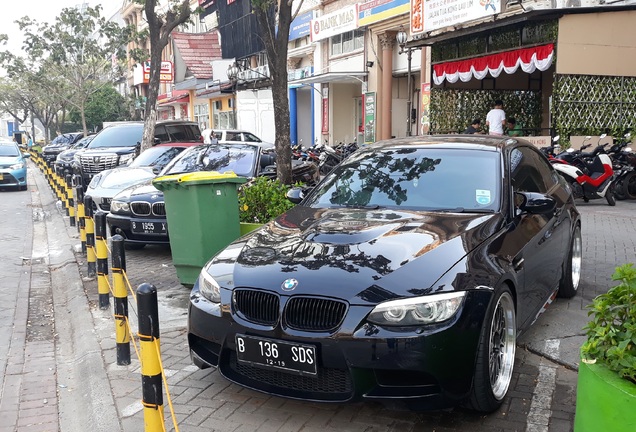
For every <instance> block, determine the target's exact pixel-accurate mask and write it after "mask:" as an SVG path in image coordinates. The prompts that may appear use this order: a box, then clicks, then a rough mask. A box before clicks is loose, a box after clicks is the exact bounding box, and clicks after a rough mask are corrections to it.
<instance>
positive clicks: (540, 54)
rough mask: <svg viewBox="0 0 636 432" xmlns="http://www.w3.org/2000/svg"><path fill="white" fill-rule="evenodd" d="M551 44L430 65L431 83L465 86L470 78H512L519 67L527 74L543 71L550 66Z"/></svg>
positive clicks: (552, 50) (552, 45) (552, 47)
mask: <svg viewBox="0 0 636 432" xmlns="http://www.w3.org/2000/svg"><path fill="white" fill-rule="evenodd" d="M553 57H554V44H547V45H541V46H536V47H532V48H521V49H517V50H514V51H506V52H503V53H499V54H491V55H487V56H483V57H475V58H472V59H468V60H460V61H453V62H446V63H439V64H436V65H433V82H434V83H435V84H437V85H440V84H441V83H443V82H444V80H447V81H448V82H449V83H454V82H457V80H461V81H462V82H468V81H470V80H471V79H473V78H477V79H479V80H481V79H484V78H485V77H486V75H487V74H490V75H491V76H492V77H494V78H497V77H498V76H499V75H500V74H501V72H502V71H503V72H506V73H507V74H513V73H515V72H516V71H517V69H518V68H519V67H521V70H522V71H524V72H526V73H532V72H534V71H535V70H537V69H539V70H540V71H544V70H546V69H548V68H549V67H550V65H551V64H552V58H553Z"/></svg>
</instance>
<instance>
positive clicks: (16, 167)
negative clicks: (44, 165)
mask: <svg viewBox="0 0 636 432" xmlns="http://www.w3.org/2000/svg"><path fill="white" fill-rule="evenodd" d="M9 168H11V169H12V170H18V169H22V168H24V162H19V163H17V164H13V165H11V166H10V167H9Z"/></svg>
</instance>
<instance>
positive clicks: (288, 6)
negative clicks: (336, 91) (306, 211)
mask: <svg viewBox="0 0 636 432" xmlns="http://www.w3.org/2000/svg"><path fill="white" fill-rule="evenodd" d="M251 1H252V5H253V6H254V14H255V15H256V20H257V21H258V24H259V27H260V31H261V38H262V39H263V43H264V44H265V52H266V54H267V62H268V63H269V73H270V76H271V80H272V100H273V103H274V125H275V127H276V139H275V148H276V174H277V177H278V179H279V180H280V181H281V182H282V183H284V184H291V182H292V168H291V138H290V136H289V128H290V120H289V99H288V95H287V92H288V88H287V48H288V44H289V27H290V25H291V22H292V20H293V17H295V16H296V15H297V13H298V10H296V13H294V14H293V15H292V3H293V0H280V1H277V0H251ZM300 6H302V1H301V2H300V3H299V6H298V8H299V9H300ZM275 11H278V14H276V13H275ZM276 15H277V16H278V22H276ZM276 24H278V29H277V28H276Z"/></svg>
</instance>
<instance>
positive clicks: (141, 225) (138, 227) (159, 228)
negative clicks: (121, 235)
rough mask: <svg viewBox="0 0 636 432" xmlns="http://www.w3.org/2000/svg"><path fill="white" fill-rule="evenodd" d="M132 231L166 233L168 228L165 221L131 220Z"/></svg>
mask: <svg viewBox="0 0 636 432" xmlns="http://www.w3.org/2000/svg"><path fill="white" fill-rule="evenodd" d="M130 228H131V230H132V232H134V233H140V234H166V233H167V232H168V228H167V226H166V223H165V222H131V226H130Z"/></svg>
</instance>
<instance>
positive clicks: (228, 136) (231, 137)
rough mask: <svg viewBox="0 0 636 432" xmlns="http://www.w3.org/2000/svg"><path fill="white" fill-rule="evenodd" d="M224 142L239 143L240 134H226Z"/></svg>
mask: <svg viewBox="0 0 636 432" xmlns="http://www.w3.org/2000/svg"><path fill="white" fill-rule="evenodd" d="M225 140H226V141H241V134H240V133H236V132H226V133H225Z"/></svg>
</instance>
